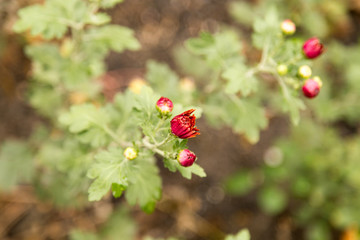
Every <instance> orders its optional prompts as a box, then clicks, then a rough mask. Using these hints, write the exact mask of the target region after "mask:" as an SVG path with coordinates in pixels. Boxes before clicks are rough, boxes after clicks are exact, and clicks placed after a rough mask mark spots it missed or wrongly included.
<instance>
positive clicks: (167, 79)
mask: <svg viewBox="0 0 360 240" xmlns="http://www.w3.org/2000/svg"><path fill="white" fill-rule="evenodd" d="M146 69H147V70H146V77H145V78H146V80H148V81H149V83H150V84H151V86H152V87H153V88H154V89H155V90H156V92H158V93H159V94H161V95H162V96H164V97H167V98H170V99H172V100H174V99H175V98H176V97H177V96H178V95H179V93H178V90H177V89H178V81H179V77H178V76H177V75H176V73H175V72H174V71H172V70H171V69H170V68H169V66H168V65H166V64H162V63H158V62H155V61H152V60H151V61H148V62H147V64H146Z"/></svg>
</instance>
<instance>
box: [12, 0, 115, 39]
mask: <svg viewBox="0 0 360 240" xmlns="http://www.w3.org/2000/svg"><path fill="white" fill-rule="evenodd" d="M19 17H20V19H19V20H18V21H17V22H16V24H15V25H14V30H15V31H16V32H24V31H26V30H30V32H31V34H32V35H41V36H42V37H44V38H45V39H52V38H62V37H63V36H64V34H65V33H66V32H67V30H68V27H72V28H75V29H79V28H82V27H83V26H84V25H85V24H93V25H101V24H105V23H108V22H109V21H110V17H109V16H108V15H106V14H104V13H93V11H91V9H90V6H89V5H87V4H86V2H85V1H82V0H64V1H63V0H48V1H46V2H45V4H44V5H32V6H29V7H26V8H23V9H21V10H20V11H19Z"/></svg>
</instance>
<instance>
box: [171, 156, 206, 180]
mask: <svg viewBox="0 0 360 240" xmlns="http://www.w3.org/2000/svg"><path fill="white" fill-rule="evenodd" d="M164 166H165V167H166V168H167V169H169V170H170V171H171V172H176V170H178V171H179V172H180V174H181V175H182V176H183V177H184V178H187V179H191V177H192V174H195V175H197V176H199V177H206V173H205V171H204V169H203V168H202V167H200V166H199V165H198V164H196V163H194V164H193V165H192V166H190V167H183V166H181V165H180V164H179V163H178V161H176V160H175V159H168V158H164Z"/></svg>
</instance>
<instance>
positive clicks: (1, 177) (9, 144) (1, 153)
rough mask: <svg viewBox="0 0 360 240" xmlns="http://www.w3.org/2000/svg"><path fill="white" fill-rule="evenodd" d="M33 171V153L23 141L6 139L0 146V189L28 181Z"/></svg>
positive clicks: (7, 188) (6, 188) (10, 187)
mask: <svg viewBox="0 0 360 240" xmlns="http://www.w3.org/2000/svg"><path fill="white" fill-rule="evenodd" d="M33 173H34V165H33V153H32V151H31V149H30V148H29V146H28V145H27V144H26V143H25V142H20V141H6V142H4V143H3V144H2V146H1V148H0V190H1V191H2V190H5V191H7V190H10V189H12V188H13V187H15V186H16V184H18V183H19V182H22V181H25V182H26V181H29V180H30V179H31V178H32V176H33Z"/></svg>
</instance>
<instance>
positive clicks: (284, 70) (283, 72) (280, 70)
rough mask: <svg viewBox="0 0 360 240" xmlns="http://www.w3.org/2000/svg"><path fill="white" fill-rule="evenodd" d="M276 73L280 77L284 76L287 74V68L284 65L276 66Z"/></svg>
mask: <svg viewBox="0 0 360 240" xmlns="http://www.w3.org/2000/svg"><path fill="white" fill-rule="evenodd" d="M276 71H277V72H278V74H279V75H280V76H284V75H286V74H287V72H288V67H287V66H286V65H285V64H280V65H278V66H277V68H276Z"/></svg>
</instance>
